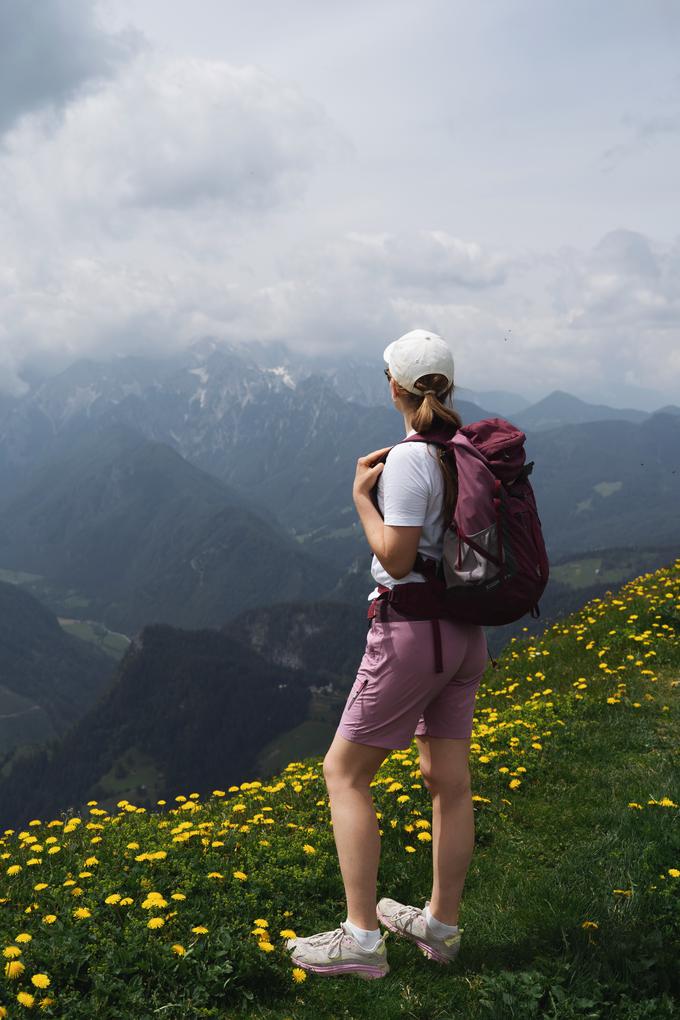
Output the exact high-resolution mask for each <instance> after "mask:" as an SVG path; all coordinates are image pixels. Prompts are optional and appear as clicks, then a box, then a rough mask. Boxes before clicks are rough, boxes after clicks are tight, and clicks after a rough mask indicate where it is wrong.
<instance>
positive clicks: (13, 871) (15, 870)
mask: <svg viewBox="0 0 680 1020" xmlns="http://www.w3.org/2000/svg"><path fill="white" fill-rule="evenodd" d="M20 871H21V865H20V864H10V866H9V868H8V869H7V874H8V875H18V874H19V872H20Z"/></svg>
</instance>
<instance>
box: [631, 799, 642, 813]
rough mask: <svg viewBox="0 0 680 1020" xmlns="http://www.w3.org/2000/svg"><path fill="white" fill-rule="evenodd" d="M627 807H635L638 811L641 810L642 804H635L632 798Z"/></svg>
mask: <svg viewBox="0 0 680 1020" xmlns="http://www.w3.org/2000/svg"><path fill="white" fill-rule="evenodd" d="M628 807H629V808H636V809H637V810H638V811H642V804H636V803H635V801H634V800H632V801H631V802H630V804H629V805H628Z"/></svg>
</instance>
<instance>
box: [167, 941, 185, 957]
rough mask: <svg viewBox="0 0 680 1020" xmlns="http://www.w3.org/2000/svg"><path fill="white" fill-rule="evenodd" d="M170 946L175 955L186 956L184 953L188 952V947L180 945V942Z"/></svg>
mask: <svg viewBox="0 0 680 1020" xmlns="http://www.w3.org/2000/svg"><path fill="white" fill-rule="evenodd" d="M170 948H171V950H172V951H173V953H174V954H175V956H184V954H185V953H186V949H185V948H184V946H182V945H180V943H179V942H176V943H175V944H174V946H170Z"/></svg>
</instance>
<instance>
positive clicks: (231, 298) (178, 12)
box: [0, 0, 680, 410]
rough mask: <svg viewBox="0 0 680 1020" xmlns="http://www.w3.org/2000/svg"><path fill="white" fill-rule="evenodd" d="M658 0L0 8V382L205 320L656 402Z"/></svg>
mask: <svg viewBox="0 0 680 1020" xmlns="http://www.w3.org/2000/svg"><path fill="white" fill-rule="evenodd" d="M679 176H680V5H679V4H678V3H677V2H676V0H645V2H641V0H598V2H597V3H595V2H593V0H569V2H568V3H567V2H565V0H554V2H553V0H485V2H483V3H480V2H479V0H467V2H458V0H418V2H417V3H415V2H413V0H408V2H405V0H362V2H359V0H343V2H342V3H340V2H332V0H326V2H320V0H315V2H312V0H289V2H288V3H282V2H281V0H248V2H245V0H194V2H193V3H191V4H190V3H188V2H187V0H102V2H100V3H96V2H94V0H40V2H37V0H29V2H27V0H0V195H1V198H0V236H1V238H2V247H1V249H0V251H1V256H0V259H1V261H0V306H1V309H2V314H1V315H0V390H4V391H5V392H11V393H15V394H18V393H21V392H22V390H23V389H24V388H25V384H24V383H23V382H22V371H23V372H25V371H26V370H27V369H30V368H35V367H38V368H41V369H46V370H49V371H56V370H58V369H60V368H62V367H65V366H66V365H67V364H69V363H70V362H72V361H73V360H75V359H76V358H77V357H79V356H81V355H88V356H91V357H95V358H102V359H103V358H105V357H109V356H111V355H112V354H114V353H115V354H124V353H130V352H133V351H140V350H141V351H146V352H148V353H154V354H157V353H159V352H162V351H165V350H168V351H169V350H177V349H178V348H182V347H184V346H186V345H187V344H189V343H191V342H193V341H194V340H196V339H199V338H200V337H202V336H206V335H211V336H215V337H221V338H224V339H226V340H245V341H247V340H250V339H260V340H268V339H276V340H284V341H286V342H287V343H288V344H289V345H290V346H291V347H293V348H295V349H297V350H302V351H314V352H324V353H327V352H329V351H331V350H333V351H336V352H338V353H339V354H342V353H343V352H348V353H351V354H352V355H361V356H362V357H363V356H369V357H375V359H376V361H377V362H378V363H380V364H382V350H383V347H384V346H385V345H386V343H388V342H389V341H390V340H392V339H394V338H395V337H397V336H398V335H400V333H403V332H405V331H407V330H409V329H412V328H415V327H418V326H422V327H426V328H429V329H434V330H436V331H438V332H440V333H441V334H442V335H443V336H445V337H446V339H447V340H448V341H449V343H450V345H451V347H452V350H453V352H454V358H455V363H456V372H457V380H456V381H457V383H458V384H459V385H461V386H466V387H469V388H472V389H478V390H483V389H499V388H502V389H507V390H511V391H514V392H518V393H522V394H524V395H525V396H527V397H529V398H530V399H538V398H540V397H542V396H544V395H545V394H547V393H548V392H550V391H551V390H553V389H565V390H569V391H571V392H574V393H576V394H578V395H580V396H582V397H584V398H586V399H595V400H602V401H606V402H608V403H613V404H618V405H619V406H623V405H627V406H638V407H644V408H647V409H650V410H651V409H653V408H654V407H657V406H660V405H661V404H662V403H668V402H673V403H680V219H679V212H680V199H679V197H678V186H677V181H678V178H679Z"/></svg>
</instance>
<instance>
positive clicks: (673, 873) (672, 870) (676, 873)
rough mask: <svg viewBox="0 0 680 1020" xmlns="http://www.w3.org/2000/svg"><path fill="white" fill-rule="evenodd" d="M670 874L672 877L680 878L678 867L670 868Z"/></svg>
mask: <svg viewBox="0 0 680 1020" xmlns="http://www.w3.org/2000/svg"><path fill="white" fill-rule="evenodd" d="M668 874H669V875H670V876H671V878H680V871H679V870H678V869H677V868H669V869H668Z"/></svg>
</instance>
